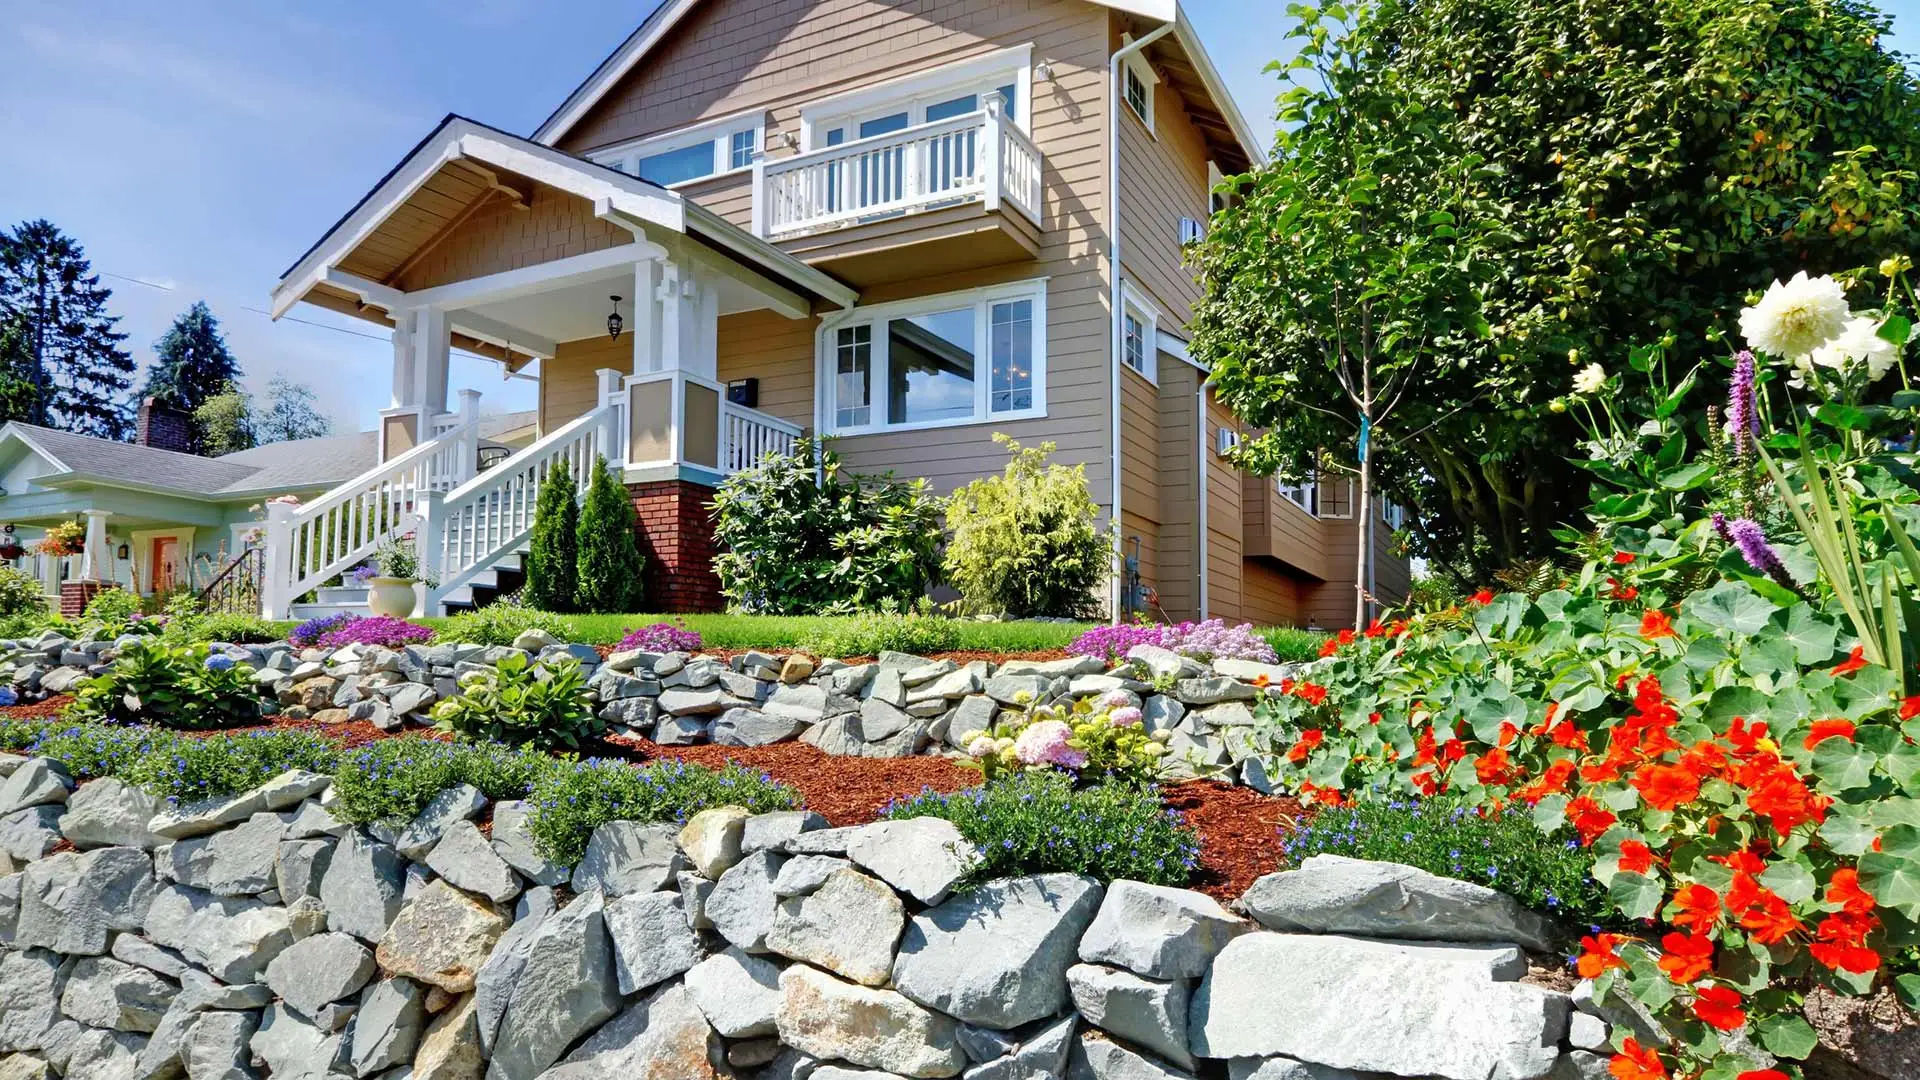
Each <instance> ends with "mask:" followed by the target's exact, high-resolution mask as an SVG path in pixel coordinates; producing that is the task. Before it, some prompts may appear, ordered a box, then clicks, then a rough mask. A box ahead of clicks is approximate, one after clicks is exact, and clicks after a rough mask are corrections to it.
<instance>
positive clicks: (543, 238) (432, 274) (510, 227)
mask: <svg viewBox="0 0 1920 1080" xmlns="http://www.w3.org/2000/svg"><path fill="white" fill-rule="evenodd" d="M632 242H633V234H632V233H630V232H628V231H627V230H625V229H622V228H620V227H619V226H617V225H612V224H609V223H607V222H605V221H601V220H600V219H599V218H596V217H594V216H593V204H591V203H589V202H587V201H586V200H585V199H582V198H579V197H577V196H574V195H569V194H567V193H566V192H563V191H558V190H556V189H554V188H550V187H546V186H544V185H540V186H536V187H535V188H534V192H533V201H532V203H531V204H530V205H528V206H527V207H525V208H521V207H519V206H517V205H515V204H514V203H513V202H512V200H510V199H507V198H506V197H504V196H500V195H495V196H494V197H493V198H491V199H489V200H487V202H486V203H485V204H484V205H482V206H481V207H480V208H479V209H478V210H476V211H474V213H473V214H472V215H471V216H470V217H468V218H467V219H466V220H465V221H462V222H461V223H460V224H459V225H458V226H457V227H455V228H454V230H453V231H452V232H451V233H449V234H448V235H447V236H445V237H444V238H442V239H441V240H440V242H439V243H437V244H435V245H434V246H433V248H432V249H431V250H429V251H427V252H426V253H425V254H424V256H423V257H421V258H420V259H419V260H418V261H416V262H415V263H414V264H413V265H412V266H410V267H407V268H406V273H405V274H403V275H402V276H401V278H400V280H399V281H398V282H396V283H395V284H396V285H397V286H398V287H399V288H401V289H404V290H406V291H408V292H414V291H417V290H420V289H430V288H433V287H434V286H436V285H445V284H447V283H449V282H454V281H465V280H467V279H469V278H476V277H483V276H485V275H487V274H498V273H501V272H502V271H506V270H518V269H519V268H521V267H523V266H532V265H534V264H536V263H543V262H552V261H553V260H555V259H564V258H567V257H569V256H573V255H585V254H587V253H588V252H592V251H601V250H604V249H606V248H610V247H616V246H618V245H620V244H630V243H632Z"/></svg>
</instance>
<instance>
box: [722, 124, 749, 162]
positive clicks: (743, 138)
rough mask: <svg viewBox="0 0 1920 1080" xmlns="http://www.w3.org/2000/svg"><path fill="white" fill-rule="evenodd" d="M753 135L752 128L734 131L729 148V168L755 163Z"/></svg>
mask: <svg viewBox="0 0 1920 1080" xmlns="http://www.w3.org/2000/svg"><path fill="white" fill-rule="evenodd" d="M753 136H754V131H753V129H752V128H748V129H747V130H745V131H736V132H734V133H733V137H732V140H731V141H730V143H729V144H728V149H727V168H729V169H744V168H747V167H748V166H750V165H752V164H753V150H754V146H753Z"/></svg>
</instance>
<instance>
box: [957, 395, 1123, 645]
mask: <svg viewBox="0 0 1920 1080" xmlns="http://www.w3.org/2000/svg"><path fill="white" fill-rule="evenodd" d="M993 439H994V441H995V442H997V443H1000V444H1001V445H1003V446H1005V447H1006V448H1007V452H1008V454H1009V455H1010V460H1009V461H1008V462H1007V466H1006V469H1005V471H1004V472H1002V473H1001V475H999V476H987V477H982V478H980V479H978V480H975V481H973V482H971V483H969V484H967V485H966V486H965V487H962V488H961V489H960V490H959V491H956V492H954V493H953V498H952V499H950V500H948V502H947V528H948V530H949V531H951V533H952V534H953V535H952V539H950V540H949V541H948V542H947V554H946V561H945V563H944V569H945V571H946V576H947V581H948V583H949V584H951V585H952V586H953V587H954V588H955V589H958V590H959V592H960V598H961V600H962V601H963V602H964V603H965V604H966V606H967V607H968V608H970V609H972V610H974V611H979V612H986V613H989V614H995V615H1012V616H1015V617H1026V616H1033V615H1042V616H1069V617H1072V616H1082V615H1086V614H1087V613H1089V612H1090V611H1092V610H1093V608H1094V607H1095V604H1096V597H1095V592H1096V590H1098V589H1099V587H1100V585H1101V583H1102V582H1103V581H1105V580H1106V578H1107V574H1108V573H1109V571H1110V570H1111V569H1112V565H1113V553H1112V551H1111V550H1110V549H1109V548H1108V546H1107V543H1106V540H1105V538H1103V537H1102V536H1101V535H1100V532H1099V530H1098V529H1096V528H1095V527H1094V520H1095V519H1096V518H1097V517H1098V516H1099V513H1100V510H1099V507H1097V506H1095V505H1094V501H1093V493H1092V492H1091V491H1089V490H1088V489H1087V469H1086V466H1084V465H1075V466H1073V467H1071V468H1069V467H1067V466H1065V465H1052V464H1048V463H1047V458H1048V457H1050V456H1051V455H1052V454H1053V451H1054V444H1053V443H1050V442H1049V443H1042V444H1041V445H1040V446H1039V448H1037V449H1028V448H1023V447H1021V445H1020V444H1019V443H1017V442H1014V441H1013V440H1012V439H1011V438H1009V437H1008V436H1006V435H1003V434H998V433H996V434H995V435H994V437H993Z"/></svg>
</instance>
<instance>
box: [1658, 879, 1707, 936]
mask: <svg viewBox="0 0 1920 1080" xmlns="http://www.w3.org/2000/svg"><path fill="white" fill-rule="evenodd" d="M1667 921H1668V922H1670V923H1672V924H1673V925H1675V926H1678V927H1680V928H1681V929H1683V930H1690V931H1692V932H1693V933H1696V934H1705V933H1707V932H1708V931H1710V930H1712V929H1713V927H1714V924H1715V923H1717V922H1719V921H1720V894H1719V893H1717V892H1714V891H1713V889H1712V887H1711V886H1707V885H1701V884H1698V883H1696V884H1693V885H1686V886H1683V887H1682V888H1681V889H1680V891H1679V892H1676V893H1674V894H1673V907H1672V908H1671V909H1669V913H1668V915H1667Z"/></svg>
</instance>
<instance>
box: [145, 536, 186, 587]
mask: <svg viewBox="0 0 1920 1080" xmlns="http://www.w3.org/2000/svg"><path fill="white" fill-rule="evenodd" d="M179 562H180V538H179V537H177V536H156V537H154V538H153V558H152V559H150V560H149V561H148V562H147V575H148V580H147V591H148V592H152V593H165V592H171V591H172V590H173V587H174V585H175V583H176V582H177V581H178V575H179Z"/></svg>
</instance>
